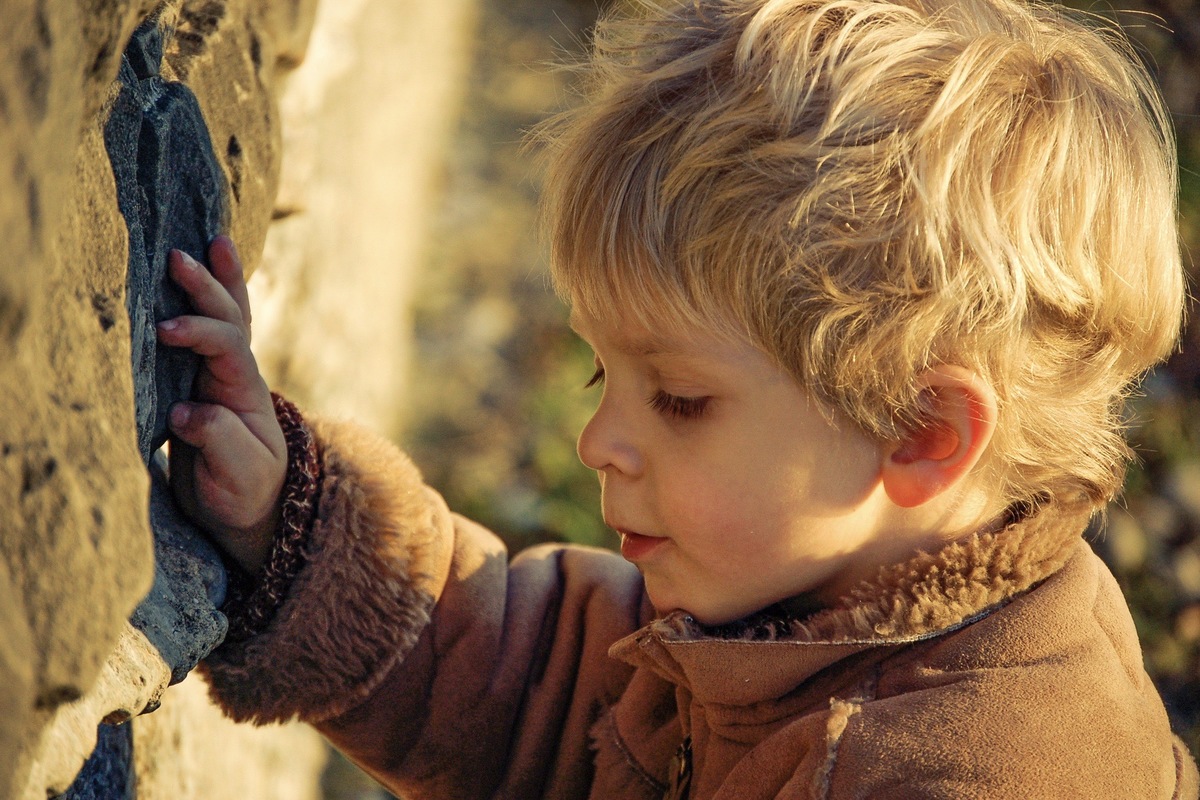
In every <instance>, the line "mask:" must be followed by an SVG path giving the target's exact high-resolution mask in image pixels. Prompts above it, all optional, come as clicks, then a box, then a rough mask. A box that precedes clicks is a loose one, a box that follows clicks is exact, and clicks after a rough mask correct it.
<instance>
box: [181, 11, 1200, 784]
mask: <svg viewBox="0 0 1200 800" xmlns="http://www.w3.org/2000/svg"><path fill="white" fill-rule="evenodd" d="M593 75H594V76H595V86H594V87H593V88H592V91H591V93H590V96H589V101H588V102H587V103H586V104H584V105H583V106H582V107H581V108H580V109H579V110H578V111H575V112H573V113H571V114H570V115H568V116H566V117H565V118H563V119H560V120H559V121H557V122H556V123H554V124H552V125H551V126H550V128H549V129H548V133H547V137H548V139H549V140H550V142H551V143H552V148H551V150H552V154H551V164H550V170H549V175H548V182H547V190H546V191H547V194H546V202H545V208H546V216H547V221H548V225H549V231H550V236H551V241H552V247H553V268H554V272H555V278H556V281H557V285H558V287H559V288H560V290H561V291H562V293H563V295H564V296H565V297H566V298H567V299H568V300H569V302H570V303H571V306H572V320H573V325H574V327H575V329H576V330H577V331H578V332H579V334H580V335H581V336H583V337H584V338H585V339H586V340H587V341H588V342H589V343H590V344H591V345H592V347H593V349H594V350H595V354H596V367H597V369H596V374H595V376H594V377H593V383H599V382H601V381H603V384H604V386H603V392H602V395H601V397H600V401H599V406H598V408H597V410H596V412H595V415H594V416H593V417H592V419H591V421H590V422H589V423H588V425H587V426H586V428H585V429H584V430H583V432H582V434H581V435H580V438H579V455H580V458H581V459H582V460H583V462H584V463H585V464H586V465H587V466H589V467H591V468H592V469H594V470H595V471H596V472H597V474H598V476H599V478H600V482H601V485H602V487H603V506H604V509H603V510H604V516H605V519H606V521H607V522H608V524H609V525H610V526H611V527H613V528H614V529H615V530H616V531H617V532H618V533H620V535H621V541H622V544H621V554H622V556H624V559H621V558H618V557H617V556H616V555H614V554H610V553H606V552H600V551H596V550H589V549H584V548H577V547H559V546H547V547H540V548H536V549H534V550H531V551H527V552H525V553H523V554H521V555H520V556H518V557H517V558H515V559H513V560H512V561H511V563H510V562H509V560H508V557H507V555H506V553H505V551H504V549H503V547H502V546H501V544H500V543H499V541H498V540H497V539H496V537H494V536H493V535H492V534H490V533H489V532H487V531H485V530H483V529H481V528H480V527H478V526H476V525H474V524H473V523H471V522H469V521H467V520H465V519H462V518H459V517H456V516H454V515H452V514H451V513H450V512H449V511H448V510H447V509H446V507H445V505H444V504H443V502H442V501H441V499H440V498H439V497H438V495H437V494H435V493H434V492H433V491H432V490H430V489H429V488H427V487H425V486H424V485H423V484H422V482H421V480H420V478H419V476H418V475H417V474H416V472H415V470H414V468H413V467H412V466H411V465H410V464H409V462H408V461H407V460H406V459H405V458H404V456H403V455H401V454H400V453H399V452H398V451H396V450H395V449H394V448H393V447H391V446H390V445H388V444H386V443H383V442H380V441H378V440H376V439H374V438H372V437H371V436H369V435H367V434H365V433H363V432H361V431H359V430H357V429H355V428H353V427H352V426H350V425H346V424H341V423H332V422H327V421H322V420H316V419H301V418H300V416H299V414H298V413H297V412H296V410H295V408H294V407H293V406H291V405H290V404H288V403H287V402H286V401H284V400H282V399H281V398H275V400H274V402H272V398H271V397H270V395H269V393H268V391H267V388H266V386H265V385H264V383H263V381H262V379H261V378H260V377H259V375H258V372H257V369H256V367H255V365H254V361H253V357H252V356H251V355H250V352H249V349H248V347H247V340H248V334H249V318H250V312H249V307H248V303H247V300H246V292H245V287H244V284H243V282H242V278H241V270H240V267H239V266H238V262H237V258H236V256H235V254H234V252H233V248H232V244H231V243H230V242H229V241H228V240H227V239H218V240H217V241H216V242H215V243H214V244H213V246H212V249H211V251H210V260H211V262H212V272H213V275H210V274H209V273H208V272H207V271H205V270H204V269H203V268H200V267H199V266H198V265H197V264H195V262H192V261H190V260H189V259H187V258H185V257H182V256H181V255H179V254H173V257H172V273H173V275H174V277H175V279H176V280H177V281H178V282H179V283H180V284H181V285H182V286H183V287H184V288H185V289H186V290H187V291H188V293H189V295H190V296H191V298H192V300H193V303H194V305H195V307H196V309H197V312H198V313H197V315H194V316H187V317H182V318H179V319H177V320H173V321H170V322H168V323H164V324H163V325H162V326H161V334H160V335H161V337H162V340H163V341H164V343H166V344H168V345H173V346H179V347H189V348H192V349H194V350H196V351H197V352H199V353H200V354H202V355H204V356H205V357H206V366H205V371H204V373H203V375H202V378H201V381H200V383H199V393H200V399H199V401H198V402H195V403H189V404H180V405H179V406H177V407H176V408H174V409H173V410H172V416H171V424H172V430H173V431H174V433H175V436H176V437H177V441H176V442H175V443H174V444H173V448H172V479H173V481H174V484H175V487H176V490H177V495H178V497H179V499H180V501H181V502H182V503H183V504H184V506H185V507H186V508H187V509H188V510H189V512H190V513H191V514H192V515H193V516H194V517H195V518H196V519H197V520H198V521H199V522H200V523H201V524H202V525H203V526H205V527H206V528H207V529H208V530H209V531H210V532H211V533H212V535H213V536H214V537H215V538H216V540H217V541H218V542H219V543H220V544H221V545H222V546H223V547H224V549H225V550H226V552H227V553H228V555H229V556H230V558H231V559H232V560H233V561H235V562H236V563H237V564H239V565H240V567H241V569H242V570H244V571H245V573H246V574H247V575H248V576H254V577H253V578H247V579H246V581H245V582H244V583H245V585H244V586H243V587H242V588H241V589H240V591H238V592H235V596H234V597H233V598H232V600H231V601H230V603H229V605H228V610H229V613H230V617H231V634H230V638H229V640H228V641H227V642H226V643H225V644H224V645H223V646H222V648H220V649H219V650H218V651H217V652H216V653H214V654H213V655H212V656H211V657H210V658H209V660H208V662H207V665H208V667H207V668H208V671H209V677H210V679H211V682H212V686H213V691H214V694H215V696H216V697H217V699H218V701H219V702H220V703H221V704H222V705H223V706H224V708H225V709H226V711H227V713H229V714H230V715H231V716H233V717H234V718H236V719H240V720H253V721H255V722H267V721H271V720H282V719H288V718H291V717H299V718H300V719H303V720H307V721H309V722H312V723H313V724H315V725H316V726H317V727H318V728H319V729H320V730H321V732H322V733H324V734H325V735H326V736H327V737H328V738H329V739H330V740H331V741H332V742H333V743H334V744H335V745H336V746H337V747H339V748H341V749H342V750H344V751H345V752H346V753H347V754H348V755H349V756H350V757H351V758H352V759H354V760H355V761H357V762H358V763H359V764H361V765H362V766H363V767H364V768H365V769H366V770H367V771H368V772H369V773H371V774H372V775H374V776H375V777H377V778H378V779H379V780H380V781H382V782H383V783H384V784H385V785H387V786H388V787H390V788H392V789H393V790H395V791H397V792H399V793H401V794H402V795H403V796H405V797H410V798H418V797H443V798H467V797H509V798H533V797H556V798H557V797H580V798H583V797H591V798H661V797H672V798H682V797H690V798H773V797H787V798H851V797H855V798H858V797H863V798H865V797H871V798H1001V797H1016V798H1032V797H1038V798H1041V797H1047V798H1049V797H1053V798H1065V797H1080V798H1084V797H1086V798H1122V799H1123V800H1124V799H1127V798H1171V797H1175V798H1195V797H1196V796H1197V776H1196V769H1195V765H1194V764H1193V762H1192V760H1191V757H1190V756H1189V755H1188V753H1187V751H1186V750H1185V749H1184V748H1183V746H1182V745H1181V743H1180V742H1179V741H1178V740H1177V739H1175V738H1174V737H1173V736H1172V734H1171V732H1170V729H1169V726H1168V723H1167V718H1166V714H1165V712H1164V710H1163V707H1162V703H1161V701H1160V700H1159V697H1158V695H1157V693H1156V692H1155V690H1154V687H1153V686H1152V685H1151V683H1150V681H1149V679H1148V677H1147V676H1146V674H1145V672H1144V671H1143V668H1142V662H1141V654H1140V651H1139V648H1138V643H1137V638H1136V635H1135V632H1134V629H1133V625H1132V622H1131V620H1130V617H1129V612H1128V610H1127V609H1126V607H1125V604H1124V602H1123V600H1122V598H1121V595H1120V592H1119V590H1118V588H1117V586H1116V584H1115V582H1114V581H1113V579H1112V577H1111V575H1109V573H1108V572H1107V571H1106V570H1105V568H1104V567H1103V565H1102V564H1101V562H1100V561H1099V560H1098V559H1097V558H1096V557H1095V556H1094V555H1093V554H1092V553H1091V551H1090V549H1089V547H1088V546H1087V544H1086V543H1085V542H1084V541H1083V540H1082V538H1081V536H1080V534H1081V532H1082V531H1083V530H1084V529H1085V528H1086V527H1087V525H1088V523H1089V520H1090V519H1091V518H1092V517H1093V516H1094V515H1095V514H1096V513H1098V512H1101V511H1102V509H1103V508H1104V505H1105V503H1107V501H1108V500H1110V499H1111V498H1112V497H1113V495H1114V494H1115V493H1116V492H1117V490H1118V488H1119V487H1120V484H1121V476H1122V473H1123V469H1124V463H1125V461H1126V459H1127V455H1128V454H1127V449H1126V446H1125V445H1124V443H1123V441H1122V438H1121V436H1120V430H1119V419H1120V401H1121V398H1122V396H1123V394H1124V393H1125V392H1126V391H1127V390H1128V388H1129V386H1130V385H1131V383H1132V382H1133V381H1135V380H1136V379H1137V378H1138V376H1139V375H1140V374H1141V373H1142V372H1143V371H1144V370H1145V369H1147V368H1148V367H1150V366H1151V365H1152V364H1154V363H1155V362H1156V361H1158V360H1159V359H1161V358H1162V357H1163V356H1164V355H1165V354H1166V353H1168V352H1169V351H1170V350H1171V348H1172V347H1173V346H1174V343H1175V341H1176V336H1177V333H1178V326H1179V319H1180V313H1181V304H1182V295H1183V290H1182V276H1181V268H1180V262H1179V255H1178V250H1177V246H1178V245H1177V234H1176V230H1175V212H1174V190H1175V183H1174V182H1175V175H1174V167H1173V152H1172V143H1171V139H1170V135H1169V133H1168V126H1167V124H1166V121H1165V114H1164V112H1163V110H1162V107H1161V105H1160V104H1159V101H1158V99H1157V98H1156V95H1155V93H1154V91H1153V90H1152V88H1151V85H1150V82H1149V80H1148V78H1147V77H1146V76H1145V75H1144V74H1143V72H1142V70H1141V69H1140V68H1139V67H1138V66H1136V62H1135V60H1134V59H1133V58H1132V57H1131V56H1130V55H1129V54H1128V52H1126V50H1125V47H1124V45H1122V44H1121V43H1120V42H1119V41H1118V40H1117V38H1116V37H1114V36H1113V35H1112V33H1111V32H1109V31H1103V32H1102V31H1099V30H1096V29H1094V28H1093V27H1091V26H1089V25H1084V24H1080V23H1078V22H1076V21H1074V20H1072V19H1071V18H1069V17H1067V16H1065V15H1064V14H1062V13H1060V12H1059V11H1055V10H1052V9H1049V8H1046V7H1042V6H1036V5H1026V4H1024V3H1018V2H1012V1H1010V0H898V2H895V3H889V2H884V0H689V2H686V3H680V4H671V5H669V6H666V7H662V8H659V7H651V8H648V9H647V10H645V12H644V13H643V14H642V16H640V17H636V18H631V19H627V20H609V21H607V22H605V23H603V24H602V25H601V26H600V28H599V29H598V32H597V40H596V45H595V53H594V57H593ZM214 276H215V277H214Z"/></svg>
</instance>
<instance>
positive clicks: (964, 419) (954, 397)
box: [881, 365, 996, 508]
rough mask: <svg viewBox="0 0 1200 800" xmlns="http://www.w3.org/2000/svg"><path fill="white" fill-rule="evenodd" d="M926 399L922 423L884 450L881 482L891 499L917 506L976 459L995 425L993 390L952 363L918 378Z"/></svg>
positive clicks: (959, 474) (955, 477) (958, 478)
mask: <svg viewBox="0 0 1200 800" xmlns="http://www.w3.org/2000/svg"><path fill="white" fill-rule="evenodd" d="M918 381H919V382H920V384H921V386H922V394H923V395H924V396H925V398H926V399H927V400H928V408H927V409H926V410H925V414H924V415H923V416H924V422H925V424H923V425H921V426H920V427H919V428H917V429H915V430H913V431H911V432H909V433H908V434H906V435H905V437H904V438H903V439H901V440H900V441H898V442H895V443H893V444H892V446H891V447H890V448H889V449H888V451H886V452H885V453H884V462H883V471H882V476H881V477H882V480H883V488H884V491H885V492H887V495H888V497H889V498H890V499H891V501H892V502H893V503H895V504H896V505H898V506H901V507H903V508H912V507H914V506H919V505H921V504H922V503H925V502H927V501H929V500H932V499H933V498H934V497H937V496H938V495H939V494H941V493H942V492H944V491H946V489H948V488H950V487H951V486H953V485H954V484H955V483H957V482H958V481H959V480H960V479H961V478H963V477H964V476H965V475H966V474H967V473H968V472H970V471H971V468H972V467H974V466H975V464H976V463H978V462H979V458H980V456H982V455H983V452H984V450H985V449H986V448H987V445H988V442H990V441H991V438H992V433H993V431H995V429H996V393H995V391H994V390H993V389H992V387H991V386H990V385H989V384H988V383H987V382H986V381H985V380H983V379H982V378H981V377H979V376H978V375H976V374H975V373H973V372H971V371H969V370H966V369H963V368H962V367H956V366H952V365H943V366H938V367H933V368H932V369H929V370H926V371H925V372H923V373H922V374H921V375H920V377H919V378H918Z"/></svg>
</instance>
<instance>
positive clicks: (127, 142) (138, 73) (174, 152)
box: [104, 21, 228, 463]
mask: <svg viewBox="0 0 1200 800" xmlns="http://www.w3.org/2000/svg"><path fill="white" fill-rule="evenodd" d="M161 58H162V34H161V32H160V31H159V29H158V26H157V23H155V22H154V21H150V22H147V23H145V24H143V25H142V26H141V27H139V28H138V29H137V30H136V31H135V32H134V34H133V37H132V39H131V40H130V42H129V45H128V47H127V49H126V52H125V55H124V56H123V57H122V59H121V70H120V73H119V75H118V80H119V82H120V84H121V91H120V94H119V95H118V97H117V99H116V102H115V103H114V106H113V109H112V113H111V115H110V116H109V119H108V122H107V123H106V125H105V129H104V141H105V146H106V147H107V149H108V153H109V158H110V159H111V161H112V164H113V174H114V176H115V178H116V183H117V205H118V207H119V208H120V210H121V213H122V214H123V215H124V217H125V221H126V224H127V225H128V226H129V269H128V277H127V280H126V307H127V310H128V312H129V320H130V324H131V329H132V330H131V335H132V345H133V348H132V358H133V375H134V399H135V404H136V411H137V424H138V447H139V449H140V450H141V453H142V460H143V461H145V462H146V463H149V461H150V455H151V454H152V453H153V452H154V451H155V450H157V449H158V448H159V447H161V446H162V444H163V443H164V442H165V441H166V439H167V425H166V419H167V410H168V409H169V407H170V405H171V404H172V403H173V402H175V401H177V400H184V399H187V398H188V397H189V396H190V395H191V390H192V382H193V381H194V380H195V377H196V371H197V369H198V368H199V365H200V360H199V358H198V357H197V356H196V355H195V354H193V353H191V352H189V351H187V350H181V349H176V348H170V347H159V346H158V341H157V339H156V337H155V333H154V325H155V323H156V322H160V321H162V320H164V319H169V318H171V317H175V316H179V315H180V314H186V313H188V312H189V311H190V307H189V305H188V303H187V299H186V297H185V296H184V295H183V293H182V292H181V291H180V290H179V289H178V287H176V286H175V284H174V282H173V281H171V280H170V278H169V277H168V276H167V274H166V273H167V253H168V251H169V250H171V249H173V248H174V249H179V250H183V251H185V252H187V253H188V254H190V255H191V256H193V257H194V258H196V259H197V260H198V261H203V260H204V259H205V256H206V254H207V250H208V243H209V242H210V241H212V238H213V237H214V236H216V235H217V234H218V233H220V232H221V231H222V230H224V229H225V228H226V227H227V224H226V222H227V216H228V207H227V205H226V201H225V198H226V197H227V196H228V191H227V185H226V181H225V176H224V173H223V172H222V171H221V167H220V165H219V164H218V162H217V159H216V156H215V155H214V153H213V149H212V142H211V140H210V138H209V135H208V128H207V126H206V125H205V124H204V117H203V116H202V114H201V112H200V106H199V104H198V103H197V101H196V97H195V95H193V94H192V92H191V90H190V89H188V88H187V87H186V86H184V85H183V84H181V83H177V82H169V81H164V80H162V79H161V78H160V77H159V75H158V64H159V62H160V60H161Z"/></svg>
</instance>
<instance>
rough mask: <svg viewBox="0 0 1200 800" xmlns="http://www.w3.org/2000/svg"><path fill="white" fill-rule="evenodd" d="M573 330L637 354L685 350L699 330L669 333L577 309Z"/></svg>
mask: <svg viewBox="0 0 1200 800" xmlns="http://www.w3.org/2000/svg"><path fill="white" fill-rule="evenodd" d="M569 322H570V325H571V330H573V331H575V332H576V333H577V334H579V335H580V336H582V337H583V338H584V339H586V340H587V341H589V342H592V343H593V344H596V343H598V342H601V341H602V342H603V343H604V344H605V345H606V346H609V347H613V348H615V349H617V350H619V351H621V352H622V353H626V354H628V355H635V356H655V355H663V354H672V353H681V352H686V351H688V350H690V349H692V347H694V346H695V342H696V340H697V339H698V338H700V331H698V330H697V331H692V334H693V335H690V336H689V335H687V334H686V333H684V332H677V333H674V334H672V333H668V332H667V331H666V330H662V329H659V330H651V329H649V328H647V327H645V326H643V325H639V324H637V323H635V322H632V321H630V320H628V319H621V318H619V317H610V318H607V319H597V318H596V317H592V316H591V315H589V314H586V313H584V312H582V311H579V310H578V309H575V310H573V311H572V312H571V318H570V320H569Z"/></svg>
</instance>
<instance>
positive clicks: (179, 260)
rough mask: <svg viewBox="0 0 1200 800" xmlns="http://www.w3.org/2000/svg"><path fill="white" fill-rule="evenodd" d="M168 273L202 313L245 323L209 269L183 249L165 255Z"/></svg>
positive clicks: (215, 317) (236, 307) (241, 323)
mask: <svg viewBox="0 0 1200 800" xmlns="http://www.w3.org/2000/svg"><path fill="white" fill-rule="evenodd" d="M167 263H168V267H169V269H170V271H171V277H172V278H174V279H175V282H176V283H177V284H179V286H180V288H182V289H183V290H184V291H185V292H187V296H188V298H189V299H190V300H191V301H192V306H193V307H195V309H196V310H197V311H198V312H200V313H201V314H204V315H205V316H208V317H212V318H213V319H219V320H222V321H223V322H228V323H231V324H234V325H238V326H244V325H245V320H243V318H242V310H241V308H239V307H238V304H237V302H236V301H235V300H234V299H233V297H232V296H231V295H230V294H229V292H228V291H226V289H225V287H224V286H222V285H221V284H220V283H219V282H218V281H217V279H216V278H214V277H213V275H212V273H211V272H209V271H208V270H207V269H205V268H204V265H203V264H201V263H200V262H199V261H197V260H196V259H194V258H192V257H191V256H189V255H188V254H187V253H185V252H183V251H182V250H172V251H171V252H170V253H169V254H168V256H167Z"/></svg>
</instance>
